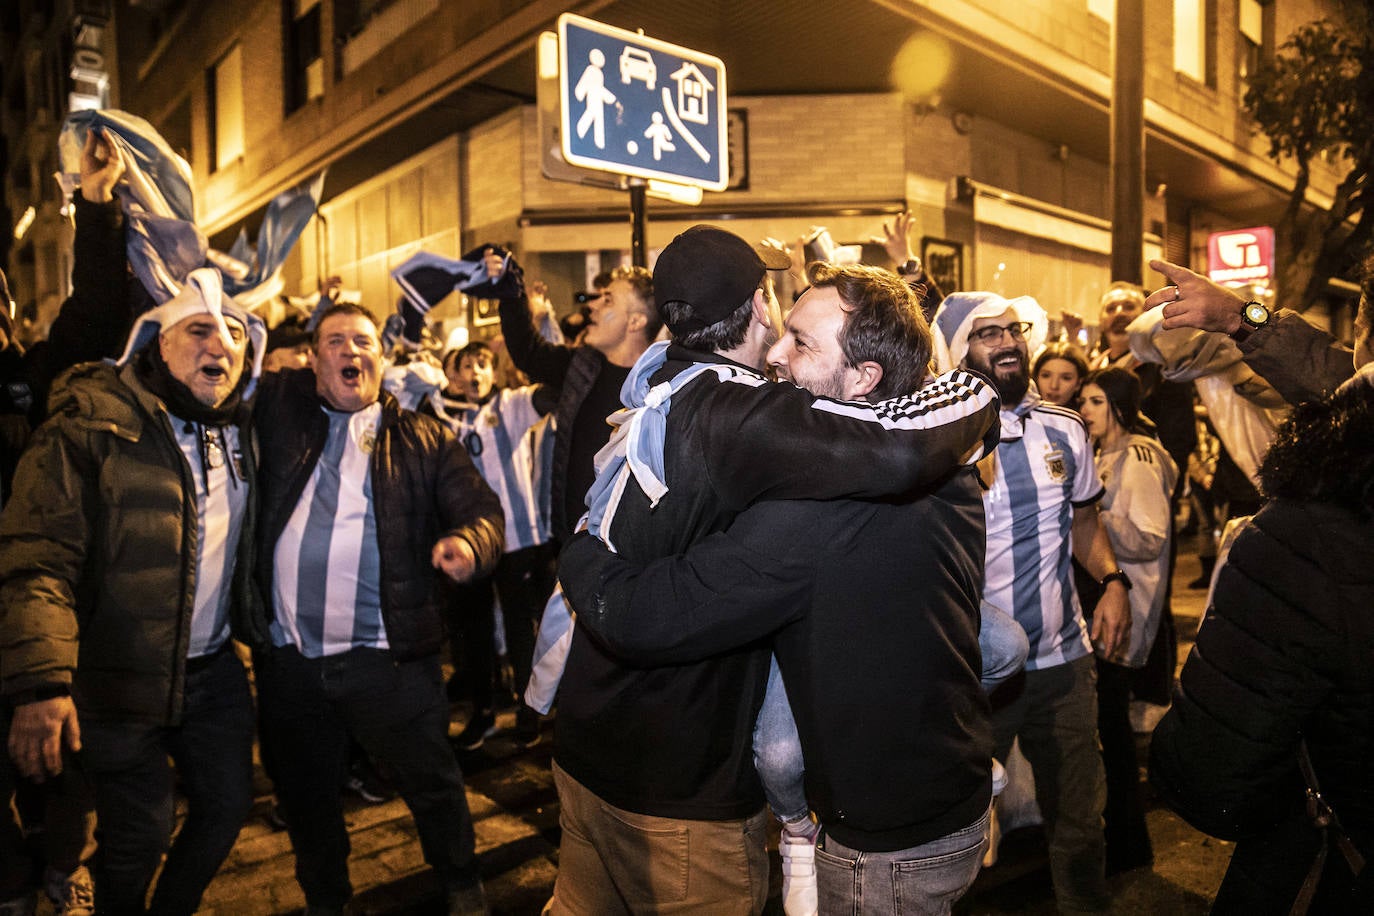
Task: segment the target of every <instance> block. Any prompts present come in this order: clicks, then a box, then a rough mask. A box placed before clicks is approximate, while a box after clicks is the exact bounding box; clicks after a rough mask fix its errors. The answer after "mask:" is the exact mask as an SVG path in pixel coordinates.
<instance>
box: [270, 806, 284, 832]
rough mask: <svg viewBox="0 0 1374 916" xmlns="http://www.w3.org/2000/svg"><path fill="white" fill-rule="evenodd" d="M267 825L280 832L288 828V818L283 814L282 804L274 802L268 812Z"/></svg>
mask: <svg viewBox="0 0 1374 916" xmlns="http://www.w3.org/2000/svg"><path fill="white" fill-rule="evenodd" d="M267 826H269V827H271V828H272V829H273V830H275V831H277V832H278V833H280V832H281V831H283V830H285V829H286V818H284V817H282V816H281V805H280V804H276V803H274V804H273V805H272V810H270V811H268V812H267Z"/></svg>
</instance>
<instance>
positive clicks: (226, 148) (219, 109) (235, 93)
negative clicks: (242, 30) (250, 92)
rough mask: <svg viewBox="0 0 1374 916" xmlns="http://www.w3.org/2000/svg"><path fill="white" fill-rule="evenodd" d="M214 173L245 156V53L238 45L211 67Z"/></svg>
mask: <svg viewBox="0 0 1374 916" xmlns="http://www.w3.org/2000/svg"><path fill="white" fill-rule="evenodd" d="M207 83H208V84H209V90H210V105H209V108H210V149H211V150H212V152H213V155H212V157H211V160H210V166H211V168H210V170H211V171H217V170H219V169H222V168H224V167H225V166H227V165H229V164H231V163H232V162H234V161H235V160H237V159H239V158H240V157H241V156H242V155H243V54H242V51H241V50H240V48H239V46H238V45H234V46H233V47H232V48H230V49H229V53H228V54H225V55H224V56H223V57H222V58H220V60H219V63H217V64H215V65H214V66H213V67H211V68H210V72H209V75H208V78H207Z"/></svg>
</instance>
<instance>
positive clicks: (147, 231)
mask: <svg viewBox="0 0 1374 916" xmlns="http://www.w3.org/2000/svg"><path fill="white" fill-rule="evenodd" d="M92 130H96V131H102V132H103V133H102V137H103V136H108V137H109V139H110V141H111V142H112V143H113V144H114V146H116V147H117V148H118V151H119V153H120V155H121V157H122V159H123V160H124V165H125V171H124V177H123V178H121V179H120V194H119V202H120V206H121V208H122V209H123V211H124V217H125V226H126V227H127V229H126V232H125V239H126V245H127V250H128V256H129V265H130V267H132V268H133V271H134V274H135V275H136V276H137V277H138V279H139V280H140V281H141V282H142V283H143V286H144V287H145V288H146V289H147V290H148V294H149V295H151V296H152V297H153V299H154V300H155V301H156V302H158V303H163V302H166V301H167V300H168V299H171V298H172V297H173V296H175V295H176V294H177V293H178V292H179V291H180V290H181V287H182V285H183V284H185V282H186V277H187V276H188V275H189V274H190V272H191V271H193V270H195V269H196V268H198V267H204V266H205V265H206V262H207V261H208V262H209V263H210V264H211V265H212V266H214V267H216V268H218V269H219V271H220V273H221V274H222V275H223V277H224V283H223V286H224V291H225V292H227V293H229V294H230V295H232V296H234V298H235V299H236V300H237V301H238V302H239V303H240V304H242V305H243V306H244V307H245V308H249V309H253V308H256V307H257V306H258V305H260V304H261V303H262V302H265V301H266V300H268V299H270V298H271V297H272V296H274V295H276V294H277V293H278V292H280V290H281V281H280V271H281V266H282V264H283V262H285V260H286V257H287V255H288V254H289V253H290V251H291V248H292V246H293V245H295V243H296V241H297V240H298V239H299V238H300V235H301V232H302V231H303V230H304V229H305V226H306V224H307V223H308V222H310V217H311V216H313V215H314V214H315V210H316V208H317V206H318V205H319V200H320V192H321V190H322V189H323V187H324V172H320V173H319V174H318V175H316V176H315V177H314V178H311V179H310V180H309V181H306V182H304V183H302V184H301V185H299V186H298V187H295V188H292V189H291V190H289V191H285V192H283V193H282V194H279V195H277V197H276V198H274V199H273V200H272V202H271V203H270V204H269V205H268V207H267V213H266V215H265V216H264V217H263V222H262V226H261V227H260V228H259V230H258V244H257V247H256V249H254V248H252V247H250V246H249V244H248V239H247V235H246V234H241V235H240V237H239V240H238V241H236V242H235V243H234V247H233V248H232V249H231V250H230V252H229V253H228V254H224V253H221V252H217V251H212V250H211V249H210V247H209V245H208V243H207V242H206V240H205V235H204V234H203V233H202V232H201V231H200V229H199V228H197V227H196V214H195V198H194V194H193V192H192V186H191V167H190V166H189V165H187V164H186V160H185V159H182V158H181V157H180V156H178V155H177V154H176V153H175V152H174V151H173V150H172V148H171V147H170V146H168V145H167V141H165V140H164V139H163V138H162V136H161V135H160V134H159V133H158V132H157V131H156V130H155V129H154V128H153V126H152V125H151V124H149V123H148V122H147V121H145V120H143V119H142V118H140V117H137V116H136V115H131V114H129V113H127V112H123V111H117V110H113V109H105V110H83V111H74V112H72V113H71V114H70V115H68V116H67V119H66V121H65V122H64V123H63V125H62V131H61V134H60V135H59V136H58V141H57V149H58V159H59V162H60V167H61V171H60V172H59V173H58V176H57V180H58V183H59V184H60V185H61V186H62V191H63V194H64V195H66V196H68V197H70V196H71V195H72V194H73V193H74V192H75V191H76V189H77V187H78V186H79V185H80V183H81V154H82V150H83V149H84V147H85V145H86V136H87V134H88V133H89V132H90V131H92Z"/></svg>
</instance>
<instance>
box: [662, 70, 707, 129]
mask: <svg viewBox="0 0 1374 916" xmlns="http://www.w3.org/2000/svg"><path fill="white" fill-rule="evenodd" d="M669 79H672V80H675V81H676V82H677V113H678V115H679V116H680V117H681V118H682V120H684V121H691V122H693V123H696V124H710V123H711V109H710V107H709V105H708V104H707V94H708V93H710V92H714V91H715V88H716V87H715V86H713V85H711V81H710V80H708V79H707V78H706V74H704V73H702V72H701V70H699V69H698V68H697V65H696V64H694V63H691V62H690V61H688V62H686V63H684V64H683V65H682V66H681V67H679V68H678V69H677V70H676V71H674V72H673V74H672V75H671V76H670V77H669Z"/></svg>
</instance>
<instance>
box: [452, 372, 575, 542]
mask: <svg viewBox="0 0 1374 916" xmlns="http://www.w3.org/2000/svg"><path fill="white" fill-rule="evenodd" d="M535 390H536V386H534V385H526V386H525V387H523V388H503V389H500V390H498V391H496V392H495V393H494V394H493V395H492V397H491V398H489V399H488V400H487V401H486V403H484V404H476V403H473V402H470V401H451V400H447V399H445V398H444V396H443V392H442V391H435V392H433V393H432V394H431V395H430V406H431V407H432V408H433V409H434V414H435V416H436V417H438V418H439V420H440V421H441V422H443V423H446V424H447V425H448V426H449V428H450V429H452V430H453V431H454V433H455V434H456V435H457V436H458V439H459V441H461V442H462V443H463V446H464V447H465V448H466V449H467V450H468V455H469V456H470V457H471V458H472V463H473V464H474V465H476V466H477V472H478V473H479V474H481V475H482V479H483V480H485V481H486V482H487V486H489V487H491V488H492V490H494V491H495V493H496V495H497V497H499V498H500V500H501V508H502V510H504V512H505V513H506V553H511V552H513V551H516V550H522V549H524V548H526V547H537V546H538V545H540V544H543V543H545V542H546V541H548V540H549V537H550V532H551V530H552V527H551V525H550V523H549V511H548V502H549V492H548V491H549V479H548V477H549V468H550V467H551V466H552V458H553V452H552V450H551V448H552V445H553V437H552V436H551V435H549V434H548V431H549V428H550V427H551V426H552V424H553V417H552V415H550V416H549V417H548V418H547V419H545V422H544V425H542V426H541V425H539V424H540V420H541V419H544V418H542V417H541V416H540V414H539V411H538V410H536V409H535V407H534V392H535ZM546 462H547V464H548V466H546V465H545V463H546Z"/></svg>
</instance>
